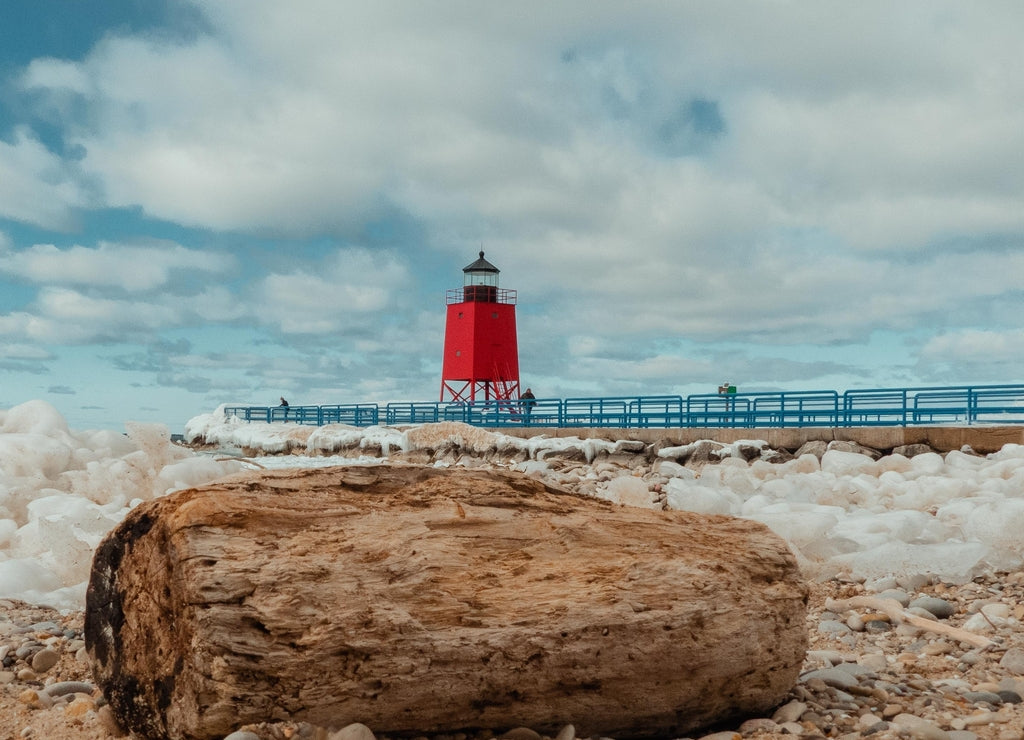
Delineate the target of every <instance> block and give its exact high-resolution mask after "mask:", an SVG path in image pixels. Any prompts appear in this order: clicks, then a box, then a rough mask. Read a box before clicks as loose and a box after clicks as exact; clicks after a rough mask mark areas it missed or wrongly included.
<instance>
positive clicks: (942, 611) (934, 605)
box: [910, 596, 956, 619]
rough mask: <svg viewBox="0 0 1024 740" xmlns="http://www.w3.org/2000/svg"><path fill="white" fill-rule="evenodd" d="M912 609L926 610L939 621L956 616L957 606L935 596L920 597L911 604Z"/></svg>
mask: <svg viewBox="0 0 1024 740" xmlns="http://www.w3.org/2000/svg"><path fill="white" fill-rule="evenodd" d="M910 606H911V607H912V608H917V609H924V610H925V611H927V612H930V613H931V614H933V615H935V616H936V617H938V618H939V619H948V618H949V617H952V616H953V615H954V614H956V606H954V605H953V604H951V603H949V602H948V601H946V600H945V599H940V598H937V597H935V596H920V597H918V598H916V599H914V600H913V601H911V602H910Z"/></svg>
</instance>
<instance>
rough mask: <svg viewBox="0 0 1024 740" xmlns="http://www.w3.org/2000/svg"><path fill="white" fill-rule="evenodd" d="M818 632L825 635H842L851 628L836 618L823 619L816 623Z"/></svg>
mask: <svg viewBox="0 0 1024 740" xmlns="http://www.w3.org/2000/svg"><path fill="white" fill-rule="evenodd" d="M818 632H821V633H823V634H826V635H844V634H846V633H847V632H851V630H850V628H849V627H848V626H847V625H846V624H845V623H844V622H840V621H839V620H837V619H823V620H821V621H820V622H819V623H818Z"/></svg>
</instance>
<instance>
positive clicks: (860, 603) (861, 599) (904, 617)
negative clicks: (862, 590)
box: [825, 596, 995, 648]
mask: <svg viewBox="0 0 1024 740" xmlns="http://www.w3.org/2000/svg"><path fill="white" fill-rule="evenodd" d="M825 608H826V609H828V610H829V611H834V612H842V611H851V610H853V609H857V608H863V609H877V610H878V611H880V612H882V613H884V614H886V615H887V616H888V617H889V619H891V620H892V621H893V622H894V623H896V624H902V623H905V624H910V625H913V626H914V627H917V628H918V629H922V630H926V631H928V632H935V633H938V634H940V635H946V636H947V637H952V638H954V639H955V640H959V641H960V642H966V643H967V644H968V645H974V646H975V647H979V648H987V647H991V646H992V645H994V644H995V643H994V642H992V640H990V639H988V638H987V637H984V636H982V635H976V634H974V633H973V632H968V631H967V630H962V629H959V628H957V627H952V626H950V625H948V624H943V623H942V622H934V621H932V620H930V619H925V618H924V617H919V616H917V615H915V614H911V613H909V612H907V611H905V610H904V609H903V607H902V606H901V605H900V603H899V602H898V601H896V600H895V599H883V598H879V597H877V596H854V597H853V598H850V599H842V600H836V599H828V600H826V602H825Z"/></svg>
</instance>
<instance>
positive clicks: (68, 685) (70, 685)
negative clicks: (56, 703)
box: [43, 681, 96, 697]
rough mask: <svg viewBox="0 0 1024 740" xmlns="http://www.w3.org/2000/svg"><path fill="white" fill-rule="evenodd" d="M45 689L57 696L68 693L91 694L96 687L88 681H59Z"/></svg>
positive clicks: (51, 694)
mask: <svg viewBox="0 0 1024 740" xmlns="http://www.w3.org/2000/svg"><path fill="white" fill-rule="evenodd" d="M43 690H44V691H45V692H46V693H47V694H49V695H50V696H53V697H57V696H65V695H66V694H91V693H92V692H93V691H95V690H96V687H95V686H93V685H92V684H91V683H88V682H86V681H58V682H57V683H51V684H50V685H49V686H47V687H46V688H45V689H43Z"/></svg>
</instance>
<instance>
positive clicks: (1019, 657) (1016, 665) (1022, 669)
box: [999, 647, 1024, 676]
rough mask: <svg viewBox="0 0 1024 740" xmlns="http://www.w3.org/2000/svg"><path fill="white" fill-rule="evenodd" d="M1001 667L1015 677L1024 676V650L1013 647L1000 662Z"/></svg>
mask: <svg viewBox="0 0 1024 740" xmlns="http://www.w3.org/2000/svg"><path fill="white" fill-rule="evenodd" d="M999 665H1001V666H1002V667H1003V668H1005V669H1006V670H1008V671H1009V672H1010V673H1012V674H1014V675H1015V676H1024V648H1019V647H1012V648H1010V649H1009V650H1007V651H1006V652H1005V653H1004V654H1003V657H1002V658H1001V659H1000V660H999Z"/></svg>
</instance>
